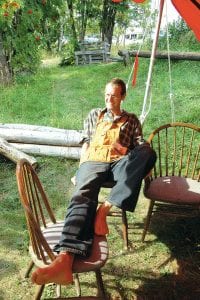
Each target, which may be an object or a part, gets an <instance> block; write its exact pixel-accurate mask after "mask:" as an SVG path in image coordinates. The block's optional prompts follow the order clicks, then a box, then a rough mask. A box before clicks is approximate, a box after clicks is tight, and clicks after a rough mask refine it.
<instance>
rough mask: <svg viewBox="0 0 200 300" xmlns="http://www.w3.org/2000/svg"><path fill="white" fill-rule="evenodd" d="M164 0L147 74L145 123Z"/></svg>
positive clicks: (162, 0) (142, 114)
mask: <svg viewBox="0 0 200 300" xmlns="http://www.w3.org/2000/svg"><path fill="white" fill-rule="evenodd" d="M164 1H165V0H160V9H159V14H158V21H157V26H156V33H155V38H154V40H153V45H152V51H151V58H150V64H149V72H148V76H147V82H146V90H145V95H144V101H143V107H142V113H141V115H140V117H139V119H140V121H141V124H143V123H144V121H145V119H146V117H147V115H148V114H147V111H150V110H149V109H148V110H147V100H148V98H149V94H150V92H151V77H152V71H153V65H154V60H155V54H156V48H157V43H158V36H159V32H160V25H161V19H162V13H163V6H164ZM149 107H150V105H149Z"/></svg>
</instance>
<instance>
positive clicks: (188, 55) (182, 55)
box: [118, 50, 200, 65]
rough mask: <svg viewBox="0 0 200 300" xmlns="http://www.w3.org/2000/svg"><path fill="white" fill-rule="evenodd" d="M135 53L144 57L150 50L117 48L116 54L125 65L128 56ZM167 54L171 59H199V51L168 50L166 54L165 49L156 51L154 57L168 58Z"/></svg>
mask: <svg viewBox="0 0 200 300" xmlns="http://www.w3.org/2000/svg"><path fill="white" fill-rule="evenodd" d="M136 54H138V56H139V57H144V58H150V57H151V52H150V51H140V52H139V53H137V51H136V50H119V51H118V55H119V56H121V57H122V58H123V61H124V64H125V65H127V64H128V62H129V59H130V57H135V56H136ZM169 56H170V59H171V60H193V61H199V60H200V53H199V52H170V53H169V54H168V52H167V51H157V52H156V54H155V57H156V58H160V59H168V57H169Z"/></svg>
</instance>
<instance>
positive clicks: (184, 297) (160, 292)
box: [135, 217, 200, 300]
mask: <svg viewBox="0 0 200 300" xmlns="http://www.w3.org/2000/svg"><path fill="white" fill-rule="evenodd" d="M150 232H151V233H153V234H154V235H155V236H156V238H157V240H158V241H159V242H161V243H164V244H165V245H166V246H167V247H168V249H169V251H170V257H168V258H167V259H166V261H164V262H162V263H161V264H160V266H159V269H160V276H157V278H149V276H148V274H147V276H144V278H143V284H142V285H140V287H139V288H138V289H137V290H136V291H135V294H136V295H137V296H136V298H135V299H138V300H140V299H141V300H146V299H147V300H154V299H155V300H157V299H158V300H162V299H167V300H180V299H181V300H190V299H191V300H195V299H200V219H199V218H198V217H195V218H186V219H182V218H181V219H180V218H179V219H164V220H163V219H159V218H155V219H154V221H152V224H151V228H150ZM146 240H147V242H145V244H146V247H148V245H150V244H151V243H152V242H148V235H147V237H146ZM153 242H154V243H155V241H153ZM169 264H170V266H171V272H167V268H165V267H166V266H167V265H169Z"/></svg>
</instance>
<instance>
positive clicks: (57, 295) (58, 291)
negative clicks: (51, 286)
mask: <svg viewBox="0 0 200 300" xmlns="http://www.w3.org/2000/svg"><path fill="white" fill-rule="evenodd" d="M56 297H57V298H60V297H61V285H60V284H57V285H56Z"/></svg>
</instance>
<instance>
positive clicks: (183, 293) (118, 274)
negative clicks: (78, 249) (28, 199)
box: [0, 59, 200, 300]
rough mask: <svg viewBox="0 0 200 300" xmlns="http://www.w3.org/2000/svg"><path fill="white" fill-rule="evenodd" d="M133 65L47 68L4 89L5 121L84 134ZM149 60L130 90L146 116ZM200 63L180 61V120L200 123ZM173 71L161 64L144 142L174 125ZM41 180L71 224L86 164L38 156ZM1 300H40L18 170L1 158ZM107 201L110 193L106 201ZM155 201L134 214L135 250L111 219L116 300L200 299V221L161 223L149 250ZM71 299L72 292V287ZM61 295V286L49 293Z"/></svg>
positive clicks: (89, 289) (176, 73)
mask: <svg viewBox="0 0 200 300" xmlns="http://www.w3.org/2000/svg"><path fill="white" fill-rule="evenodd" d="M131 67H132V66H131V65H130V66H128V67H125V66H124V65H123V64H122V63H111V64H99V65H91V66H79V67H77V66H73V67H66V68H59V67H55V66H53V67H48V68H41V70H40V72H39V74H37V76H30V75H27V76H24V77H18V78H17V79H16V83H15V84H14V85H13V86H10V87H8V88H4V89H1V90H0V97H1V99H0V103H1V110H0V120H1V121H0V122H1V123H26V124H37V125H47V126H55V127H60V128H67V129H70V128H71V129H81V128H82V121H83V119H84V118H85V116H86V115H87V113H88V111H89V110H90V109H91V108H93V107H102V106H103V104H104V96H103V95H104V87H105V83H106V82H107V81H108V80H109V79H110V78H111V77H114V76H119V77H121V78H123V79H124V80H125V81H127V79H128V76H129V72H130V69H131ZM147 70H148V60H146V59H141V60H140V64H139V73H138V78H137V86H136V87H135V88H132V87H131V86H130V87H129V90H128V95H127V99H126V101H125V103H124V108H125V109H127V110H129V111H133V112H135V113H136V114H138V115H140V113H141V110H142V104H143V97H144V90H145V82H146V77H147ZM199 78H200V63H199V62H172V82H173V94H174V105H175V117H176V121H184V122H191V123H194V124H199V112H200V110H199V98H200V89H199ZM168 95H169V83H168V65H167V62H166V61H164V60H160V61H157V62H156V64H155V67H154V72H153V81H152V107H151V111H150V114H149V115H148V117H147V119H146V121H145V123H144V135H145V137H147V136H148V134H149V133H150V131H151V130H152V129H154V128H156V127H157V126H159V125H161V124H164V123H168V122H171V111H170V103H169V96H168ZM36 158H37V161H38V162H39V170H38V172H39V177H40V178H41V181H42V183H43V185H44V188H45V190H46V191H47V194H48V196H49V199H50V202H51V205H52V206H53V209H54V211H55V213H56V216H57V217H58V218H63V217H64V214H65V209H66V205H67V203H68V201H69V200H70V196H71V194H72V190H73V186H72V184H71V182H70V178H71V177H72V176H73V175H74V173H75V170H76V169H77V167H78V162H77V161H73V160H68V159H66V158H55V157H54V158H50V157H40V156H37V157H36ZM0 182H1V186H0V228H1V231H0V299H2V300H11V299H12V300H20V299H24V300H29V299H33V295H34V292H35V287H34V286H32V285H31V283H30V281H29V279H24V277H23V274H24V272H25V270H26V266H27V263H28V262H29V255H28V252H27V246H28V233H27V229H26V223H25V218H24V214H23V210H22V207H21V204H20V201H19V197H18V191H17V185H16V179H15V164H14V163H12V162H10V161H8V160H6V159H4V158H3V157H0ZM106 195H107V193H106V192H105V191H103V192H102V193H101V195H100V197H101V198H104V197H105V196H106ZM147 206H148V202H147V201H146V200H145V199H144V197H143V195H142V192H141V196H140V198H139V201H138V205H137V208H136V211H135V213H134V214H131V213H129V214H128V219H129V227H130V228H129V238H130V243H131V245H132V248H133V249H132V251H130V252H125V253H122V248H123V247H122V245H123V243H122V239H121V219H120V218H109V229H110V235H109V236H108V242H109V248H110V255H109V260H108V262H107V264H106V266H105V267H104V268H103V278H104V283H105V286H106V290H107V293H108V295H109V296H110V299H116V300H119V299H123V300H125V299H128V300H132V299H141V300H143V299H144V300H146V299H147V300H149V299H152V300H153V299H159V300H162V299H167V300H168V299H169V300H171V299H175V300H179V299H191V300H193V299H199V298H200V289H199V286H200V285H199V283H200V271H199V270H200V257H199V246H200V239H199V237H200V224H199V223H200V222H199V219H195V218H190V219H187V220H184V219H182V220H176V219H164V220H163V219H162V218H155V219H154V221H153V222H152V226H151V229H150V233H149V234H148V235H147V238H146V242H145V243H141V234H142V229H143V222H144V217H145V214H146V211H147ZM81 282H82V286H83V292H84V293H87V294H90V295H93V293H94V290H95V281H94V276H93V275H92V274H89V275H85V274H84V275H83V276H81ZM66 291H68V292H69V293H70V294H72V293H73V289H72V288H70V287H69V288H67V289H66ZM45 295H46V296H51V295H53V287H52V286H49V287H48V288H47V289H46V291H45Z"/></svg>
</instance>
